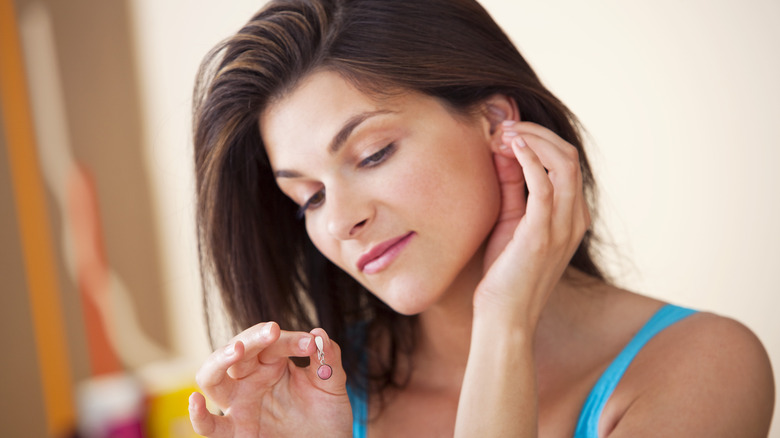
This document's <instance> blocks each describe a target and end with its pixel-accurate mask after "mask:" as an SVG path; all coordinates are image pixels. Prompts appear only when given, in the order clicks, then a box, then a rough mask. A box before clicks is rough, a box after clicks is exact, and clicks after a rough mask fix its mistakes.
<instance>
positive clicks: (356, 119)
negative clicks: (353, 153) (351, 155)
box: [328, 110, 393, 154]
mask: <svg viewBox="0 0 780 438" xmlns="http://www.w3.org/2000/svg"><path fill="white" fill-rule="evenodd" d="M392 112H393V111H390V110H376V111H366V112H363V113H360V114H356V115H354V116H352V117H350V118H349V120H347V121H346V123H344V126H342V127H341V129H340V130H339V132H338V133H337V134H336V135H335V136H334V137H333V140H332V141H331V142H330V146H329V147H328V150H329V151H330V153H331V154H335V153H336V152H338V151H339V149H341V147H342V146H343V145H344V143H346V142H347V139H349V136H350V135H352V131H354V130H355V129H356V128H357V127H358V126H360V124H361V123H363V122H365V121H366V120H368V119H370V118H371V117H376V116H378V115H382V114H390V113H392Z"/></svg>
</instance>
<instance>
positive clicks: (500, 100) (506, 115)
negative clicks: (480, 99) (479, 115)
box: [484, 94, 520, 151]
mask: <svg viewBox="0 0 780 438" xmlns="http://www.w3.org/2000/svg"><path fill="white" fill-rule="evenodd" d="M484 105H485V106H484V117H485V120H486V122H487V128H488V132H487V134H488V135H489V137H490V147H491V149H493V150H494V151H497V150H498V147H499V146H500V145H501V135H502V131H501V129H500V128H501V122H503V121H504V120H516V121H520V111H519V110H518V109H517V102H515V100H514V99H513V98H511V97H509V96H507V95H505V94H494V95H492V96H490V97H488V98H487V100H485V104H484Z"/></svg>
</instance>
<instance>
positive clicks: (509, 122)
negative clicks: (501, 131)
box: [501, 120, 517, 128]
mask: <svg viewBox="0 0 780 438" xmlns="http://www.w3.org/2000/svg"><path fill="white" fill-rule="evenodd" d="M515 123H517V122H515V121H514V120H504V121H503V122H501V124H502V125H504V126H505V127H507V128H511V127H512V126H515Z"/></svg>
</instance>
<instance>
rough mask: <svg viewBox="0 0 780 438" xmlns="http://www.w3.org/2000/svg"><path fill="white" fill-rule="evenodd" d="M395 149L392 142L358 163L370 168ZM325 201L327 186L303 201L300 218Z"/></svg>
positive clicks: (359, 165)
mask: <svg viewBox="0 0 780 438" xmlns="http://www.w3.org/2000/svg"><path fill="white" fill-rule="evenodd" d="M395 150H396V145H395V143H390V144H389V145H387V146H385V147H383V148H382V149H380V150H378V151H377V152H374V153H373V154H371V155H369V156H368V157H366V158H364V159H363V160H361V161H360V163H359V164H358V167H359V168H368V167H375V166H378V165H380V164H382V163H383V162H384V161H385V160H387V159H388V158H389V157H390V156H391V155H392V154H393V152H395ZM324 202H325V188H324V187H323V188H322V189H320V190H318V191H317V192H316V193H314V194H313V195H312V196H311V197H310V198H309V199H307V200H306V201H305V202H304V203H303V205H301V207H300V208H299V209H298V213H297V216H298V218H299V219H301V218H303V216H305V215H306V212H307V211H309V210H313V209H316V208H317V207H319V206H321V205H322V204H323V203H324Z"/></svg>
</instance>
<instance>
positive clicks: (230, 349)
mask: <svg viewBox="0 0 780 438" xmlns="http://www.w3.org/2000/svg"><path fill="white" fill-rule="evenodd" d="M235 352H236V344H235V343H233V344H228V346H227V347H225V355H226V356H232V355H233V354H235Z"/></svg>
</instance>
